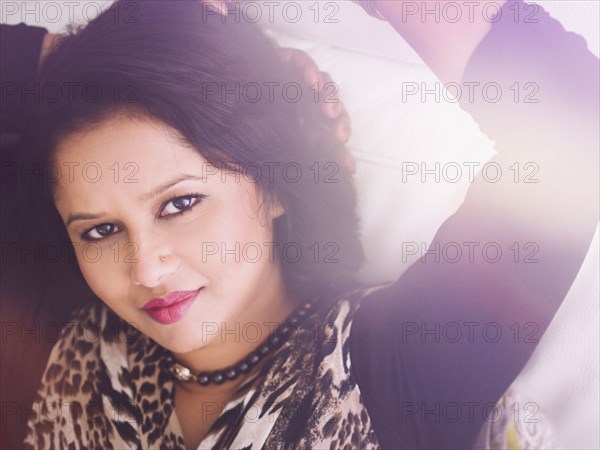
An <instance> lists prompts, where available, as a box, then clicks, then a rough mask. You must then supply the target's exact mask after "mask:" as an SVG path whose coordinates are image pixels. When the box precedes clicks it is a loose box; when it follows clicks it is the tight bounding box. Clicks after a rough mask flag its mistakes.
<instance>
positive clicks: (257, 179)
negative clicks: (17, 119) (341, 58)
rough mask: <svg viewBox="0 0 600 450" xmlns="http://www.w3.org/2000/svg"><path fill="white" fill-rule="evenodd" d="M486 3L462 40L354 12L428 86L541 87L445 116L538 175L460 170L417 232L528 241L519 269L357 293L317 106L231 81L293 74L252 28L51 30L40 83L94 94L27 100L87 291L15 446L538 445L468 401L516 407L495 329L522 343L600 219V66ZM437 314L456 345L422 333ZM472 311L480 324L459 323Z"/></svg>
mask: <svg viewBox="0 0 600 450" xmlns="http://www.w3.org/2000/svg"><path fill="white" fill-rule="evenodd" d="M496 3H497V4H498V3H499V4H500V5H501V6H502V9H501V10H499V12H498V14H497V16H496V19H498V20H495V21H493V22H492V21H488V20H482V19H481V18H480V19H476V20H474V21H469V20H468V19H466V20H465V21H463V22H464V23H461V24H460V27H461V28H460V35H458V36H457V34H456V29H457V28H456V27H457V25H456V24H444V23H441V24H438V23H427V22H426V21H425V22H424V23H423V22H422V21H421V20H420V18H419V17H417V18H416V19H415V18H414V17H415V16H410V17H413V18H412V19H411V18H410V17H409V16H408V15H407V14H406V11H407V10H406V8H405V6H406V5H407V4H408V3H407V2H402V1H394V2H372V3H371V2H366V3H365V4H364V5H365V7H366V8H367V10H368V11H370V12H372V13H375V11H377V14H378V15H380V16H381V17H382V18H384V19H386V20H389V21H390V23H391V24H392V25H394V27H395V28H396V29H397V30H398V31H399V32H400V33H401V34H402V35H403V36H404V37H405V38H406V40H407V41H408V42H409V43H410V44H411V45H412V46H413V47H414V48H415V49H416V50H417V51H418V52H419V54H420V55H421V56H422V57H423V59H424V61H425V62H426V63H427V64H428V65H429V66H430V67H431V68H432V69H433V70H434V72H435V73H436V75H438V77H439V78H440V79H441V80H442V81H444V82H449V81H456V80H461V81H465V82H480V83H485V82H490V81H493V82H496V83H498V84H499V85H501V86H505V87H506V88H508V86H512V85H513V84H514V83H515V82H523V81H531V80H534V81H535V82H536V83H537V85H538V87H539V91H538V92H539V95H538V97H537V98H538V100H539V101H538V102H537V103H525V102H523V103H519V102H515V100H514V98H507V97H504V98H501V99H498V100H497V101H495V102H494V103H492V102H489V101H488V102H486V101H482V100H477V99H476V100H474V101H472V102H471V101H469V99H468V98H467V99H463V100H462V101H461V105H462V107H463V108H464V109H466V110H467V111H469V112H470V113H471V114H472V115H473V117H474V118H475V119H476V120H477V121H478V122H479V124H480V126H481V128H482V130H483V131H484V132H486V133H487V134H488V136H489V137H490V138H492V139H493V140H495V141H496V144H497V149H498V150H499V153H498V155H497V156H495V157H494V159H493V161H494V162H495V163H497V164H498V166H499V167H502V168H506V169H505V170H508V167H510V166H511V165H513V164H515V163H519V164H525V163H528V162H532V161H534V162H535V163H536V164H537V165H538V167H539V168H540V175H539V176H538V178H539V182H538V183H533V184H529V185H523V184H519V183H515V182H514V181H513V180H512V179H508V177H504V178H501V179H500V180H496V181H495V182H489V180H488V179H486V178H485V177H484V176H482V175H479V176H478V177H477V178H476V180H475V182H474V183H473V186H471V188H470V190H469V194H468V196H467V198H466V200H465V202H464V204H463V205H462V207H461V208H460V209H459V211H458V212H457V213H456V214H454V215H453V216H452V217H451V218H450V219H448V220H447V221H446V222H445V223H444V224H443V226H442V227H441V228H440V230H439V232H438V234H437V235H436V237H435V239H434V243H433V244H432V245H436V243H438V244H439V243H441V244H444V243H447V242H463V243H471V244H473V245H472V246H476V245H483V244H485V243H494V244H496V245H497V246H498V247H499V248H504V249H507V248H510V246H511V245H514V244H515V243H518V244H519V245H521V244H524V243H534V244H535V245H536V246H537V247H536V248H537V249H538V253H537V255H536V258H537V260H536V262H535V263H534V264H531V263H527V264H526V263H524V262H523V261H521V260H518V261H517V263H515V261H514V259H513V258H512V257H511V258H499V259H495V260H494V262H493V263H483V262H481V261H475V262H472V261H469V260H467V259H465V260H461V261H459V262H456V263H451V262H449V261H442V262H435V260H428V261H426V262H425V263H422V264H420V263H417V264H415V265H413V266H412V267H411V268H410V269H409V270H408V271H407V272H406V273H405V274H404V275H403V276H402V277H401V278H400V279H399V280H397V281H395V282H392V283H386V284H385V285H381V286H371V287H364V286H360V285H358V283H356V282H354V281H353V278H352V272H353V271H354V270H355V269H356V268H357V267H359V266H360V263H361V260H362V251H361V248H360V244H359V242H358V233H357V225H358V221H357V218H356V216H355V212H354V209H355V204H356V198H355V193H354V190H353V186H352V179H351V174H350V173H349V171H348V170H346V169H344V168H343V167H340V165H339V163H340V162H341V156H340V155H341V154H342V153H341V152H340V148H339V144H337V143H336V142H335V141H334V140H332V139H331V138H330V137H329V135H328V134H327V133H325V131H324V130H322V129H321V128H320V121H321V119H320V115H319V114H316V113H315V108H316V106H315V104H314V103H313V102H312V97H310V98H309V97H308V96H299V97H298V96H292V94H290V93H289V92H288V91H286V90H281V91H278V90H274V91H273V95H269V96H267V95H262V96H252V95H248V91H246V93H245V94H244V93H243V92H244V91H243V89H244V88H248V87H249V86H254V88H256V85H259V86H272V87H279V86H286V84H287V83H290V82H295V83H298V85H300V86H302V84H301V76H300V75H299V74H297V73H294V72H293V71H291V70H289V69H287V68H286V66H284V65H282V63H281V62H280V61H279V60H278V58H277V55H276V50H275V48H274V46H273V45H272V43H270V42H269V41H268V40H267V39H266V38H265V37H264V36H263V35H262V33H261V32H260V31H259V30H258V29H256V28H255V27H253V26H251V25H250V24H248V23H245V22H243V21H242V22H240V23H236V22H232V21H229V22H228V21H227V20H225V21H223V20H221V18H220V17H218V16H216V15H203V9H202V6H200V5H199V4H198V3H190V2H140V3H136V2H130V1H122V2H119V3H118V7H119V8H123V9H124V10H125V11H127V10H134V11H136V12H137V17H136V20H135V21H133V22H130V23H124V22H122V21H118V20H114V15H112V13H111V15H109V13H106V14H104V15H103V16H100V17H99V18H98V19H97V20H96V21H94V22H93V23H91V24H89V25H88V26H87V27H86V28H84V29H83V30H81V31H79V32H77V33H75V34H74V35H72V36H69V37H67V38H65V39H64V40H63V41H62V42H61V44H60V45H59V46H58V47H57V48H56V49H55V50H54V51H53V52H52V53H51V54H50V55H49V56H48V57H47V60H46V62H45V64H44V67H43V68H42V71H41V74H40V80H41V82H42V83H45V84H47V85H48V84H51V83H56V84H58V85H65V84H66V83H71V85H72V86H76V87H77V86H79V87H83V86H86V85H87V86H92V87H94V86H99V87H100V88H101V89H99V90H97V91H98V92H101V93H103V94H105V93H106V92H110V93H111V94H112V95H110V96H107V95H98V96H93V97H89V92H88V93H87V94H88V96H87V97H86V95H84V89H87V88H81V89H82V90H81V91H77V90H76V91H75V93H74V95H73V96H71V95H70V96H68V97H67V96H59V97H58V98H57V99H56V101H47V102H46V103H45V104H43V105H41V107H40V108H39V109H40V111H39V114H40V115H41V118H40V122H39V123H41V124H42V127H41V129H40V130H39V135H38V136H37V139H38V142H39V143H40V144H39V145H37V146H34V147H32V148H35V150H36V152H34V154H33V155H32V158H34V159H35V160H36V161H41V162H43V163H44V164H48V165H49V166H51V167H54V168H57V169H61V170H63V171H64V170H65V168H68V169H69V170H70V172H69V173H68V175H69V176H66V175H65V174H64V172H61V174H62V176H56V177H54V178H53V179H52V180H51V182H50V183H49V185H48V186H47V188H48V190H47V193H48V194H49V195H48V200H49V202H48V210H47V214H48V215H50V214H53V213H54V215H55V219H56V222H57V223H58V226H57V231H58V232H62V233H66V234H67V235H68V236H64V237H65V238H66V239H69V240H70V242H71V243H72V245H73V248H74V249H75V254H76V260H77V268H78V270H80V272H81V275H82V277H83V278H84V279H85V281H86V282H87V284H88V285H89V286H90V288H91V289H92V291H93V292H94V293H95V294H96V295H97V297H98V298H99V299H100V300H102V302H98V303H95V304H91V305H84V306H82V307H81V308H80V309H78V310H77V311H76V312H75V313H74V315H73V320H72V324H71V326H69V327H67V328H66V329H65V330H64V332H63V335H62V338H61V340H60V341H59V342H58V343H57V345H56V346H55V348H54V349H53V352H52V354H51V356H50V360H49V362H48V367H47V369H46V373H45V375H44V378H43V380H42V386H41V387H40V390H39V395H38V397H37V399H36V402H35V403H34V409H36V408H37V410H38V411H40V413H39V414H38V415H37V416H36V417H35V418H34V419H32V420H31V421H30V424H29V434H28V436H27V439H26V444H27V446H28V447H30V448H31V447H34V448H36V447H37V448H44V447H68V446H73V447H75V448H84V447H114V448H159V447H160V448H162V447H164V448H212V447H214V448H251V447H265V448H274V447H277V448H279V447H286V448H287V447H290V448H297V447H300V448H325V447H346V446H347V447H368V448H371V447H384V448H428V449H429V448H436V449H437V448H473V447H477V448H480V447H482V446H483V447H485V448H488V447H490V446H491V447H501V448H507V446H510V445H512V444H513V443H514V439H517V440H518V441H519V443H520V445H522V446H529V447H534V448H547V444H548V441H546V440H544V439H545V438H543V437H541V436H536V435H535V434H529V435H528V434H527V432H526V430H527V429H529V424H528V423H524V422H523V421H521V420H515V421H512V420H507V418H506V415H504V416H503V417H502V418H500V417H499V413H498V414H496V415H494V414H492V415H490V413H489V408H488V407H489V405H490V404H491V405H494V404H495V403H496V402H498V404H499V406H500V411H502V408H504V409H505V411H508V410H510V409H511V408H513V407H514V405H512V404H511V403H510V400H509V398H510V396H509V397H506V398H504V399H501V398H502V397H503V395H504V394H505V392H506V390H507V389H508V387H509V386H510V384H511V382H512V381H513V379H514V378H515V377H516V375H517V374H518V373H519V371H520V369H521V368H522V367H523V365H524V363H525V362H526V361H527V358H528V357H529V355H530V354H531V352H532V351H533V348H534V345H533V344H531V343H530V342H528V341H524V340H521V339H519V340H517V342H515V339H514V336H513V335H510V334H508V333H509V330H511V326H512V327H513V328H514V324H515V323H517V324H523V323H534V324H535V325H536V327H537V328H536V331H538V333H537V334H536V336H535V337H536V338H538V339H539V336H541V333H543V331H544V330H545V328H546V327H547V325H548V323H549V322H550V320H551V318H552V316H553V314H554V313H555V311H556V309H557V308H558V306H559V305H560V302H561V301H562V299H563V298H564V296H565V294H566V291H567V289H568V288H569V286H570V284H571V282H572V281H573V279H574V277H575V275H576V274H577V271H578V269H579V266H580V265H581V262H582V260H583V257H584V256H585V253H586V251H587V248H588V246H589V243H590V240H591V238H592V235H593V232H594V230H595V228H596V226H597V221H598V214H597V209H596V208H597V206H596V205H597V201H595V200H596V192H597V173H596V170H597V169H596V168H597V159H598V154H597V148H596V147H595V142H596V140H597V133H598V131H597V128H596V126H597V119H598V102H597V99H598V86H597V83H596V80H597V78H598V64H597V62H598V61H597V58H595V57H594V56H593V55H591V54H590V53H589V52H588V51H587V49H586V48H585V44H584V42H583V41H582V40H580V39H579V38H578V37H576V36H575V35H572V34H569V33H566V32H565V31H564V29H563V28H562V27H561V26H560V24H559V23H558V22H556V21H555V20H553V19H551V18H550V17H549V16H548V15H547V14H546V13H545V12H544V11H543V10H540V12H539V14H538V15H537V16H536V19H537V20H538V22H536V23H534V24H531V23H528V22H524V21H521V20H512V18H513V17H515V16H514V15H509V13H511V14H512V13H513V12H514V11H524V10H525V9H526V7H527V5H526V4H524V3H523V2H522V1H517V2H508V3H505V2H496ZM373 7H376V9H372V8H373ZM501 14H503V15H504V17H505V18H506V17H510V18H511V19H510V20H506V19H505V20H500V18H501V17H500V15H501ZM520 17H523V16H520ZM240 43H243V45H240ZM547 45H550V47H548V48H550V49H552V52H548V51H545V49H546V48H547V47H546V46H547ZM448 55H452V57H451V58H449V57H448ZM567 58H568V61H569V64H565V63H564V62H565V60H567ZM257 61H259V62H260V64H257ZM575 76H576V78H575ZM574 80H576V81H577V83H576V84H575V83H574ZM269 83H270V84H269ZM238 86H239V87H238ZM294 86H295V85H294ZM287 87H289V86H287ZM115 93H117V94H115ZM76 94H81V95H76ZM238 94H240V95H238ZM575 127H576V128H575ZM573 129H577V130H578V131H577V134H575V135H573V134H572V133H570V130H573ZM567 148H568V149H569V154H568V155H567V154H566V149H567ZM331 163H333V168H334V172H333V175H334V178H331V177H329V178H328V179H329V180H334V181H335V182H326V177H324V176H323V171H326V170H329V168H330V167H331V166H329V165H328V164H331ZM79 168H81V169H82V170H79ZM311 168H312V169H311ZM71 169H72V171H71ZM316 169H319V170H316ZM291 170H294V172H291ZM307 174H308V176H307ZM316 174H319V175H318V176H316ZM328 174H330V173H328ZM315 176H316V177H315ZM54 208H55V210H54ZM330 244H331V245H330ZM317 250H319V251H317ZM449 323H457V324H460V325H461V326H466V327H468V329H469V330H470V331H471V332H472V333H471V334H472V336H473V339H469V340H460V341H458V342H449V341H439V340H436V339H427V338H426V336H427V333H428V331H427V330H436V329H437V328H438V327H440V325H442V326H443V325H444V324H449ZM490 323H492V324H495V327H496V329H497V330H498V333H497V335H496V336H493V337H491V336H490V334H488V333H485V334H483V337H481V336H482V335H481V334H476V333H480V330H481V329H482V328H483V327H484V326H485V325H487V324H490ZM415 327H416V328H415ZM423 330H424V331H423ZM488 331H489V330H488ZM452 408H453V409H452ZM486 408H487V409H486ZM450 409H452V411H453V412H454V413H453V414H450V413H449V410H450ZM431 411H433V413H431ZM438 411H444V413H443V414H439V413H438ZM517 435H519V437H517ZM536 439H537V442H536Z"/></svg>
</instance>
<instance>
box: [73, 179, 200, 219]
mask: <svg viewBox="0 0 600 450" xmlns="http://www.w3.org/2000/svg"><path fill="white" fill-rule="evenodd" d="M186 180H197V181H206V177H199V176H197V175H188V174H183V175H179V176H178V177H176V178H173V179H172V180H169V181H167V182H165V183H163V184H161V185H160V186H157V187H155V188H154V189H152V190H151V191H150V192H147V193H146V194H143V195H142V196H140V197H139V201H140V202H142V203H145V202H147V201H149V200H152V199H153V198H154V197H157V196H159V195H160V194H162V193H163V192H165V191H166V190H168V189H169V188H170V187H172V186H175V185H176V184H178V183H181V182H182V181H186ZM105 215H106V214H105V213H100V214H87V213H75V214H69V217H68V218H67V222H66V225H65V226H66V227H68V226H69V225H71V224H72V223H73V222H76V221H78V220H95V219H100V218H102V217H104V216H105Z"/></svg>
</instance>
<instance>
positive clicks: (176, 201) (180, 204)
mask: <svg viewBox="0 0 600 450" xmlns="http://www.w3.org/2000/svg"><path fill="white" fill-rule="evenodd" d="M206 197H207V196H206V195H201V194H189V195H184V196H183V197H174V198H172V199H170V200H168V201H167V202H166V203H164V204H163V207H162V208H161V211H160V216H159V217H169V216H179V215H181V214H183V213H185V212H187V211H190V210H191V209H192V208H193V207H194V206H196V204H198V203H200V201H201V200H203V199H205V198H206ZM165 211H166V212H167V213H168V214H163V213H164V212H165Z"/></svg>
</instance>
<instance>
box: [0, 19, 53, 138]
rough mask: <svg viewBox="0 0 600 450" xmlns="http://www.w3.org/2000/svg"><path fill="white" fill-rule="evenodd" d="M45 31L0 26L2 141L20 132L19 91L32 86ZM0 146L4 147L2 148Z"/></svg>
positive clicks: (21, 103) (25, 27) (21, 120)
mask: <svg viewBox="0 0 600 450" xmlns="http://www.w3.org/2000/svg"><path fill="white" fill-rule="evenodd" d="M45 34H46V30H45V29H44V28H40V27H31V26H27V25H25V24H23V23H21V24H19V25H5V24H1V25H0V35H1V36H0V37H1V40H0V42H1V43H2V44H0V78H1V80H2V99H1V102H2V108H1V109H2V112H1V115H0V116H1V128H0V132H1V134H2V136H3V138H2V139H3V141H5V142H6V139H7V137H6V136H7V135H8V134H20V133H22V129H21V127H22V126H23V122H24V120H23V119H24V117H22V116H23V102H22V99H21V89H22V88H23V86H24V87H28V88H30V89H32V88H33V86H34V81H35V77H36V73H37V67H38V61H39V58H40V51H41V48H42V41H43V39H44V35H45ZM3 146H4V145H3Z"/></svg>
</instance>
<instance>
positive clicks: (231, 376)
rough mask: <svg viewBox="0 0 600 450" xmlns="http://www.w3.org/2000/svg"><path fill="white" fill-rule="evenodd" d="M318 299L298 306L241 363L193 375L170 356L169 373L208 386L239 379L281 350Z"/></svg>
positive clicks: (178, 378) (180, 379)
mask: <svg viewBox="0 0 600 450" xmlns="http://www.w3.org/2000/svg"><path fill="white" fill-rule="evenodd" d="M315 301H316V298H313V299H312V300H309V301H308V302H306V303H304V304H302V305H300V306H298V307H297V308H296V309H295V310H294V311H293V312H292V313H291V314H290V315H289V316H288V318H287V319H286V321H285V322H283V323H282V324H280V325H279V326H278V327H277V328H276V329H275V330H274V331H273V333H271V335H270V336H269V337H268V338H267V339H265V341H264V342H263V343H262V344H261V345H260V346H259V347H258V349H257V350H254V351H253V352H251V353H250V354H249V355H248V356H246V357H245V358H244V359H242V360H241V361H238V362H237V363H236V364H234V365H232V366H229V367H226V368H224V369H220V370H215V371H212V372H200V373H198V374H193V373H192V371H191V370H190V369H188V368H187V367H185V366H183V365H181V364H179V363H177V362H175V360H174V359H173V356H172V355H171V354H169V356H167V360H168V362H169V364H170V367H169V372H170V373H171V374H172V375H173V376H174V377H175V379H176V380H179V381H195V382H196V383H198V384H200V385H202V386H207V385H209V384H213V383H214V384H223V383H224V382H225V381H231V380H235V379H236V378H238V377H239V376H240V375H241V374H246V373H248V372H250V370H252V368H253V367H255V366H256V365H257V364H258V363H259V362H260V361H261V360H262V359H264V357H265V356H266V355H268V354H269V353H271V352H272V351H273V350H275V349H276V348H279V347H280V346H281V345H282V344H283V343H284V342H285V341H287V340H288V339H289V338H290V336H292V335H293V334H294V333H295V332H296V331H297V330H298V325H299V324H300V322H301V321H302V319H304V318H305V317H306V315H307V314H308V312H309V311H310V310H311V309H312V308H313V305H314V303H315Z"/></svg>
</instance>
